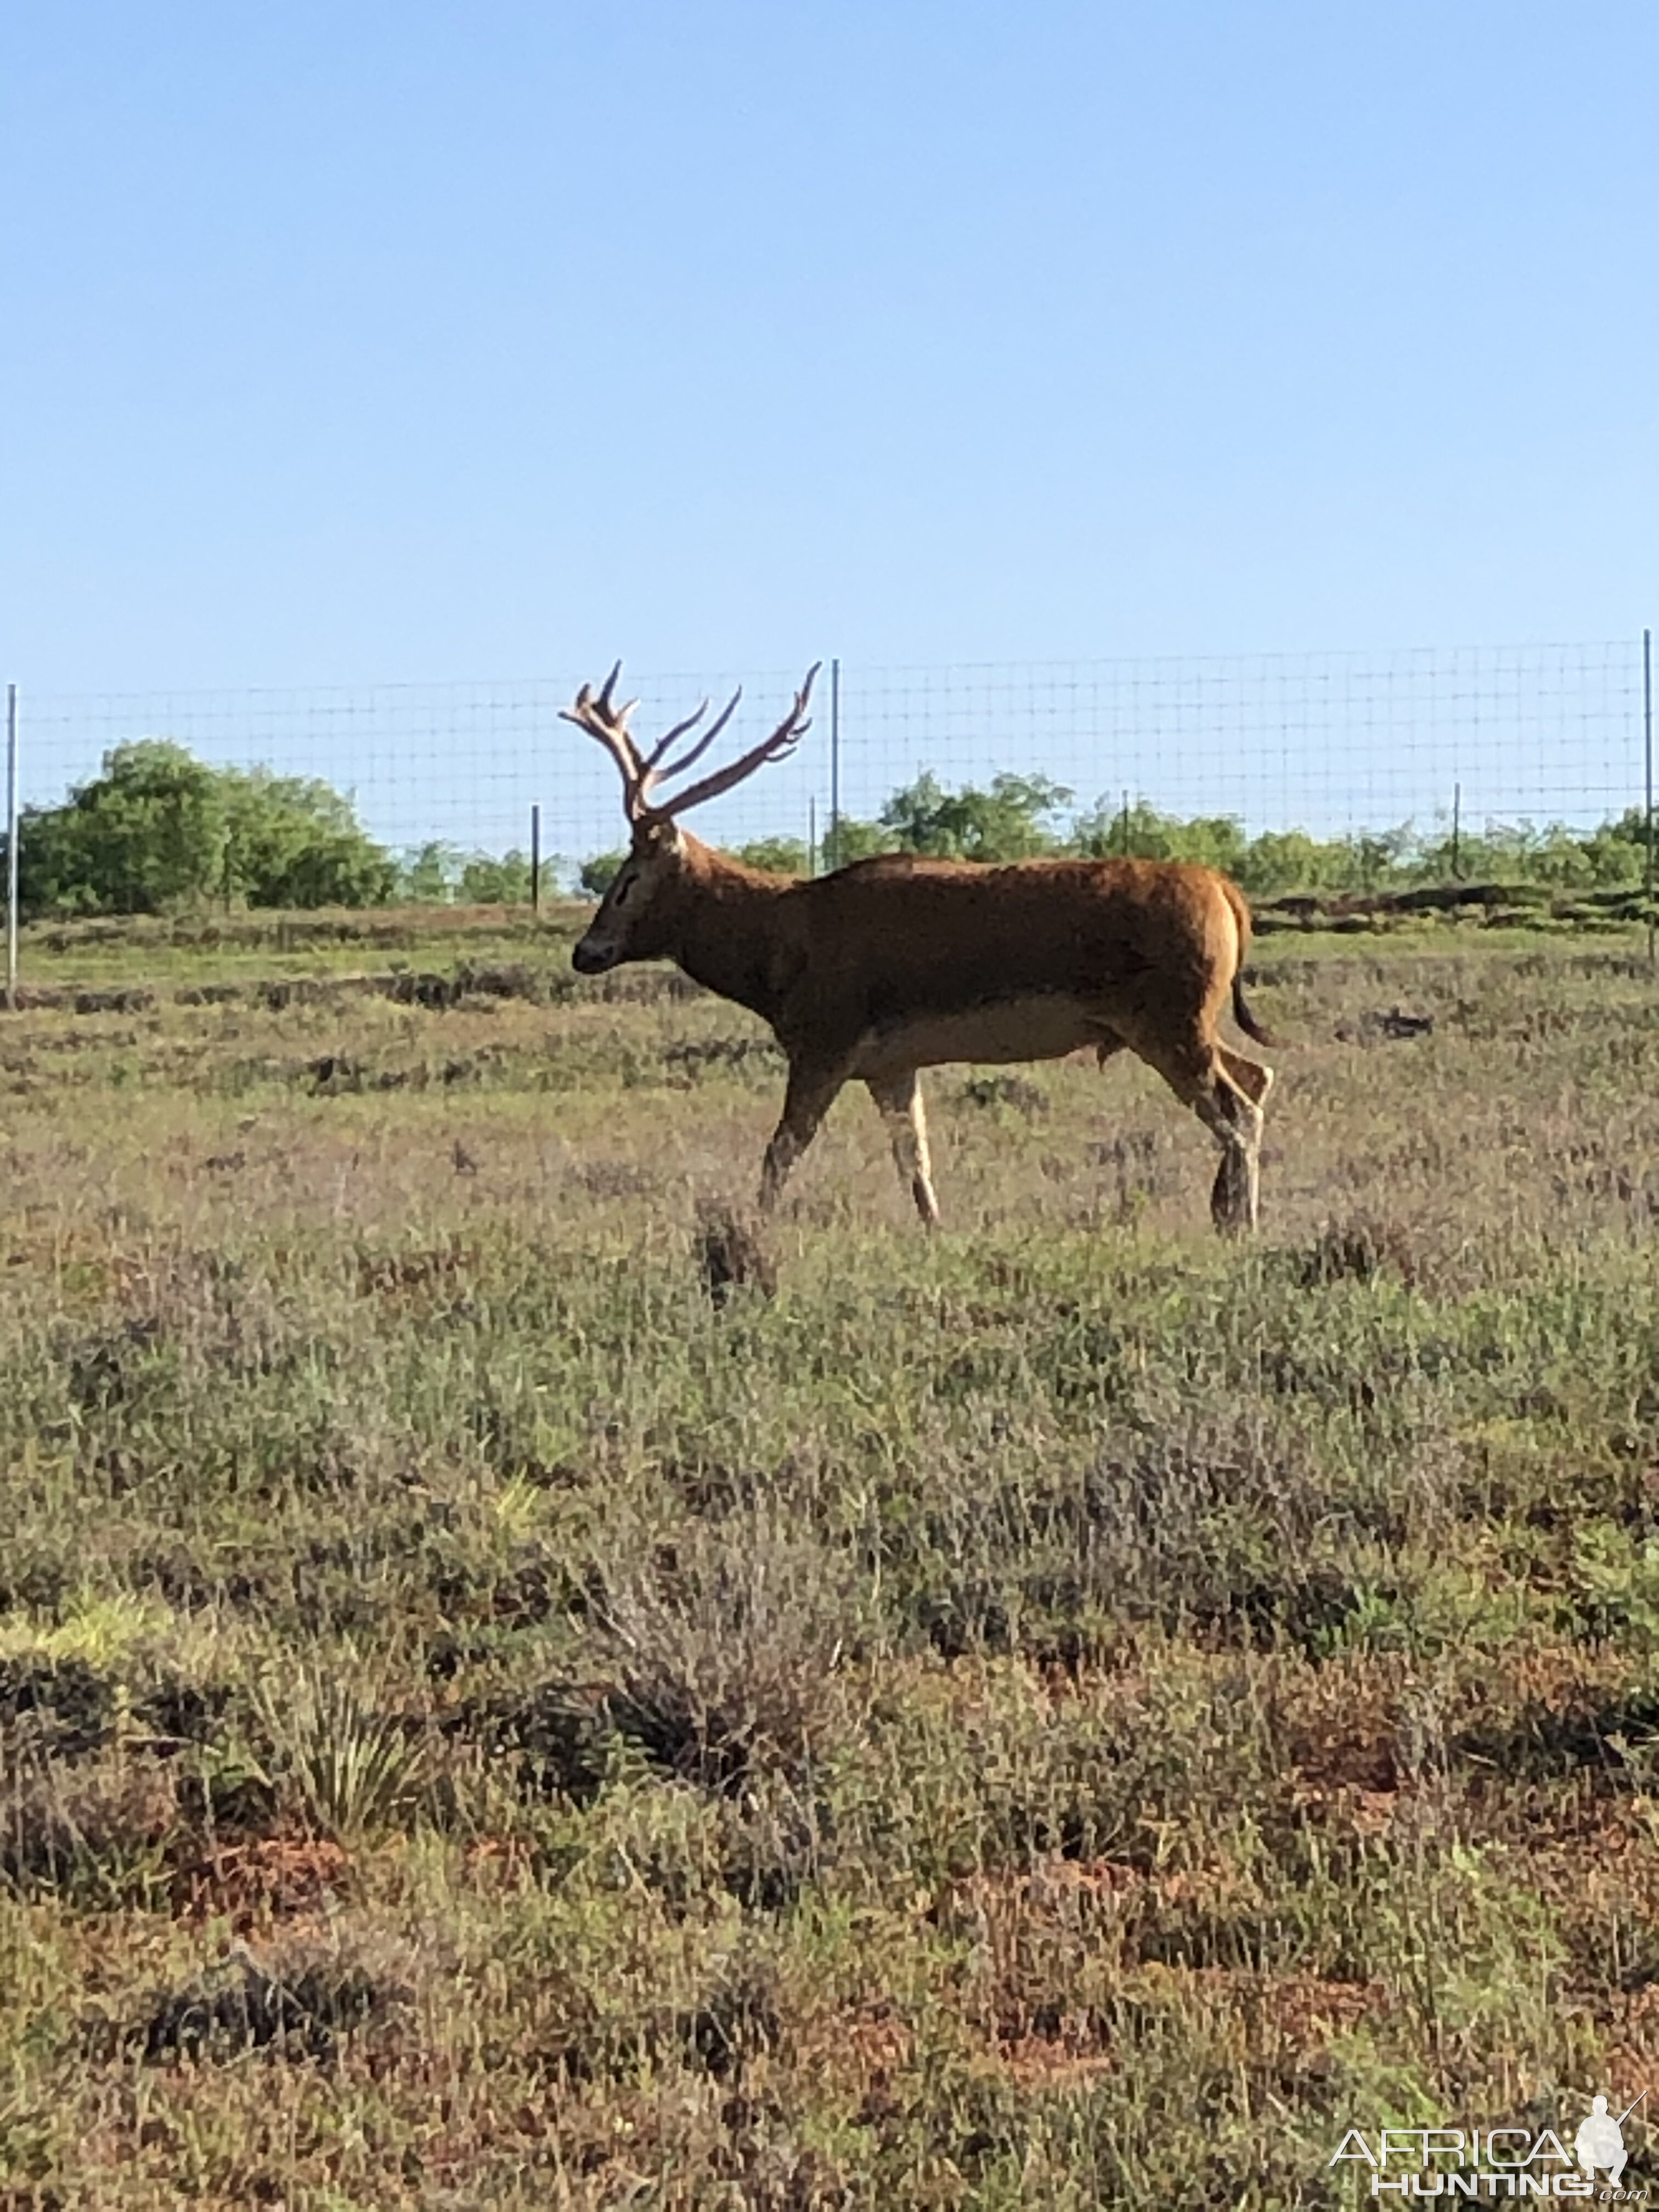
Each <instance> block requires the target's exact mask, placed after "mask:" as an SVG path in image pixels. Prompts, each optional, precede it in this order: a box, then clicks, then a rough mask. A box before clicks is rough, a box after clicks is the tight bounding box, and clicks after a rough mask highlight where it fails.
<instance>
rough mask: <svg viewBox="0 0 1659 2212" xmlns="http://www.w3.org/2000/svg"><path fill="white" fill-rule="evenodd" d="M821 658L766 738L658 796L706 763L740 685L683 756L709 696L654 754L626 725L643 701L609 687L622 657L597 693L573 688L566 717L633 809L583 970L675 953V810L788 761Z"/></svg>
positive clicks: (679, 860) (583, 947) (579, 958)
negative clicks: (674, 753)
mask: <svg viewBox="0 0 1659 2212" xmlns="http://www.w3.org/2000/svg"><path fill="white" fill-rule="evenodd" d="M822 665H823V663H822V662H821V661H814V663H813V664H812V665H811V668H809V669H808V670H807V671H806V680H805V683H804V684H802V685H801V687H800V690H799V691H797V692H796V694H795V697H794V703H793V705H792V706H791V708H790V709H789V712H788V713H787V714H786V715H785V716H784V718H783V720H782V721H781V722H780V723H779V724H778V726H777V727H776V729H775V730H774V731H773V732H772V734H771V736H770V737H769V738H763V739H762V740H761V742H760V744H757V745H753V746H751V747H750V750H748V751H747V752H746V753H744V754H742V755H741V756H740V757H738V759H737V760H734V761H732V762H730V763H728V764H727V765H726V767H725V768H721V769H714V771H713V773H712V774H710V775H703V776H700V777H698V779H697V780H696V782H694V783H690V784H687V785H685V786H684V787H682V788H681V789H680V790H678V791H677V792H672V793H666V794H665V795H663V796H660V797H659V796H657V795H656V794H657V793H658V791H659V787H660V786H661V785H663V784H664V783H665V782H667V781H669V779H670V778H671V777H674V776H678V775H684V773H685V771H686V770H687V769H689V768H690V767H692V766H693V765H694V764H695V763H696V762H698V761H700V760H701V759H702V757H703V755H704V754H705V753H706V752H707V751H708V748H709V746H710V745H711V744H714V740H715V738H717V737H719V735H720V732H721V731H722V730H723V729H724V728H725V727H726V724H727V723H728V722H729V721H730V720H731V719H732V714H734V713H735V711H736V709H737V704H738V700H739V699H741V698H742V696H743V691H742V689H741V687H739V688H738V690H736V691H734V692H733V693H732V697H731V699H730V700H729V701H728V702H727V703H726V707H725V708H723V709H722V710H721V712H720V714H717V715H716V716H715V717H714V720H713V721H712V722H711V723H710V724H709V726H708V728H707V729H706V730H705V731H704V732H702V736H701V737H699V738H696V741H695V742H694V743H693V744H690V745H689V746H688V747H687V748H686V750H684V752H682V753H681V754H680V755H679V757H678V759H672V760H671V759H670V758H669V753H670V750H671V748H672V747H673V746H674V745H676V744H678V742H679V740H680V739H681V738H684V737H686V736H688V735H689V734H690V732H691V731H693V730H695V729H696V726H697V725H698V723H699V722H701V721H702V718H703V716H704V715H705V714H707V713H708V700H707V699H705V700H704V701H703V702H702V706H700V707H699V708H697V710H696V714H688V715H687V716H686V718H685V720H684V721H683V722H676V724H675V725H674V726H673V728H672V729H671V730H670V731H669V732H668V733H667V735H666V736H665V737H662V738H659V739H658V740H657V743H656V744H654V745H653V747H652V749H651V750H650V751H649V752H648V753H641V750H640V749H639V746H638V745H637V744H635V739H634V735H633V732H631V731H630V730H629V726H628V718H629V715H630V714H632V713H633V711H634V709H635V707H636V706H638V704H639V702H638V700H637V699H630V700H629V701H628V702H627V703H626V704H625V705H623V706H621V707H618V706H617V705H615V704H614V703H613V702H612V697H611V694H612V693H613V691H614V690H615V689H616V684H617V677H618V676H619V675H620V674H621V672H622V663H621V661H618V662H617V665H616V666H615V667H614V668H613V669H612V670H611V673H610V675H609V676H607V677H606V678H605V683H604V685H603V687H602V688H601V689H600V690H599V691H598V692H597V693H595V692H594V691H592V690H590V689H589V687H588V686H587V685H586V684H583V686H582V688H581V690H580V691H579V692H578V693H577V694H576V703H575V705H574V707H571V708H566V709H564V710H563V711H562V716H561V719H562V720H564V721H567V722H574V723H575V725H576V726H577V727H578V729H582V730H586V732H587V734H588V735H589V737H591V738H598V739H599V743H600V744H602V745H603V746H604V747H605V750H606V751H607V752H608V753H609V754H610V755H611V758H612V760H614V761H615V762H616V763H617V768H618V769H619V770H620V771H621V774H622V780H623V811H624V813H625V814H626V815H627V817H628V823H629V852H628V857H627V859H626V860H624V861H623V865H622V866H621V868H620V869H619V870H618V872H617V875H616V877H615V878H614V879H613V881H612V883H611V888H610V889H609V890H607V891H606V893H605V896H604V898H603V899H602V900H601V901H600V902H599V912H598V913H597V914H596V915H594V917H593V919H592V921H591V922H590V923H589V925H588V927H587V930H586V933H585V935H584V936H583V937H582V939H581V940H580V943H579V944H578V945H577V946H576V949H575V951H574V952H573V953H572V954H571V960H572V963H573V964H574V967H575V968H576V969H577V970H578V971H579V973H580V974H581V975H603V974H604V973H605V969H608V968H615V967H616V966H617V965H618V963H620V962H622V961H624V960H653V959H659V958H661V957H665V956H669V955H671V954H672V952H673V951H674V920H673V908H674V903H675V902H674V897H673V893H674V891H675V890H677V889H678V887H679V885H680V884H681V882H682V880H683V878H684V873H685V844H684V840H683V839H682V837H681V836H680V831H679V823H678V817H679V816H681V815H682V814H684V813H685V812H686V811H687V810H688V809H689V808H690V807H693V806H701V805H702V803H703V801H704V800H705V799H716V798H718V797H719V796H720V793H721V792H723V791H730V790H731V789H732V787H733V786H734V785H737V784H739V783H742V782H743V781H744V779H745V778H746V777H748V776H751V775H754V773H755V771H756V770H757V769H762V768H764V767H765V765H766V763H768V761H773V760H782V759H783V758H784V757H786V756H787V754H789V753H791V752H793V750H794V749H795V747H796V745H797V744H799V741H800V738H801V736H802V734H803V732H805V730H806V729H808V728H809V727H810V726H811V720H810V717H809V716H808V714H807V712H806V707H807V702H808V700H809V699H810V698H811V695H812V679H813V678H814V677H815V676H817V672H818V670H819V668H820V667H822Z"/></svg>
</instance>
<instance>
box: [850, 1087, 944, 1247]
mask: <svg viewBox="0 0 1659 2212" xmlns="http://www.w3.org/2000/svg"><path fill="white" fill-rule="evenodd" d="M866 1088H867V1089H868V1091H869V1093H870V1096H871V1097H872V1098H873V1099H874V1100H875V1102H876V1104H877V1105H878V1107H879V1108H880V1109H881V1118H882V1120H883V1121H884V1122H885V1123H886V1124H887V1135H888V1139H889V1141H890V1144H891V1145H892V1147H893V1164H894V1165H895V1166H896V1168H897V1170H898V1172H899V1181H900V1182H902V1184H903V1185H904V1187H905V1188H906V1189H907V1190H908V1192H909V1194H910V1195H911V1197H912V1198H913V1199H915V1202H916V1212H918V1213H919V1214H920V1215H921V1218H922V1219H923V1221H924V1222H925V1223H926V1224H927V1226H928V1228H929V1229H937V1228H938V1226H939V1200H938V1199H937V1198H936V1197H935V1196H934V1194H933V1162H932V1160H931V1159H929V1158H928V1156H927V1114H926V1112H925V1111H924V1110H923V1108H922V1103H921V1083H920V1081H919V1080H918V1079H917V1076H916V1072H915V1068H911V1069H909V1070H908V1072H907V1073H905V1074H903V1075H885V1076H873V1075H872V1076H870V1077H868V1078H866Z"/></svg>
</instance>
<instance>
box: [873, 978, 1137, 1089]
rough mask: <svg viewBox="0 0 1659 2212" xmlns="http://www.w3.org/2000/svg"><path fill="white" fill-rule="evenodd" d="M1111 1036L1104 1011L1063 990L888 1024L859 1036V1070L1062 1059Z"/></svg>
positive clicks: (897, 1070)
mask: <svg viewBox="0 0 1659 2212" xmlns="http://www.w3.org/2000/svg"><path fill="white" fill-rule="evenodd" d="M1105 1034H1106V1032H1105V1030H1104V1028H1103V1024H1102V1023H1101V1021H1100V1018H1099V1017H1098V1015H1097V1014H1092V1013H1091V1011H1090V1009H1089V1008H1088V1007H1086V1006H1085V1005H1084V1004H1083V1003H1082V1001H1081V1000H1077V999H1072V998H1066V997H1065V996H1063V995H1061V994H1060V993H1058V992H1055V993H1050V994H1046V995H1043V996H1041V997H1034V998H1029V999H1005V1000H996V1001H994V1002H992V1003H990V1004H987V1005H985V1006H968V1007H963V1008H962V1009H960V1010H959V1011H957V1012H951V1013H939V1012H925V1013H915V1014H908V1015H903V1016H901V1017H900V1018H897V1019H896V1020H893V1021H889V1022H884V1023H882V1024H881V1025H880V1027H879V1028H878V1029H873V1030H867V1031H866V1033H865V1035H864V1036H862V1037H861V1038H860V1040H859V1047H858V1055H857V1059H856V1060H855V1062H854V1068H853V1073H854V1075H856V1076H872V1075H876V1076H879V1075H884V1074H890V1073H902V1071H903V1070H904V1069H906V1068H910V1067H938V1066H941V1065H943V1064H944V1063H945V1062H946V1061H949V1060H981V1061H986V1062H991V1063H995V1062H997V1061H1000V1060H1062V1059H1064V1058H1065V1056H1066V1054H1067V1053H1068V1052H1075V1051H1076V1050H1077V1049H1078V1048H1079V1045H1086V1044H1096V1043H1098V1042H1099V1041H1100V1039H1101V1038H1102V1037H1103V1036H1104V1035H1105Z"/></svg>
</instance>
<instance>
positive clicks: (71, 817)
mask: <svg viewBox="0 0 1659 2212" xmlns="http://www.w3.org/2000/svg"><path fill="white" fill-rule="evenodd" d="M223 848H224V803H223V793H222V789H221V786H220V783H219V780H218V779H217V778H216V775H215V774H214V772H213V770H212V769H210V768H207V767H205V766H204V764H203V763H202V762H200V761H198V760H196V759H193V758H192V757H191V755H190V754H189V753H188V752H186V751H185V748H184V747H183V746H182V745H177V744H173V743H172V742H171V740H169V739H167V738H140V739H138V740H137V742H136V743H133V744H125V745H118V746H116V748H115V749H114V750H113V751H112V752H109V753H106V755H105V757H104V765H103V772H102V774H101V775H97V776H94V778H93V780H92V781H90V782H88V783H83V784H80V785H78V786H77V787H76V788H75V789H74V790H72V791H71V792H70V795H69V798H68V799H67V801H66V802H65V803H64V805H62V806H53V807H29V808H27V809H26V810H25V811H24V814H23V817H22V820H21V823H20V824H19V832H18V846H17V872H18V897H19V902H20V904H21V906H22V908H24V909H25V911H27V913H30V914H52V913H56V914H159V913H161V911H162V910H163V909H165V908H168V907H173V906H178V905H180V904H183V903H185V902H188V901H189V900H191V899H195V898H205V897H207V896H210V894H211V893H213V892H214V891H216V890H219V889H220V888H221V878H222V862H223Z"/></svg>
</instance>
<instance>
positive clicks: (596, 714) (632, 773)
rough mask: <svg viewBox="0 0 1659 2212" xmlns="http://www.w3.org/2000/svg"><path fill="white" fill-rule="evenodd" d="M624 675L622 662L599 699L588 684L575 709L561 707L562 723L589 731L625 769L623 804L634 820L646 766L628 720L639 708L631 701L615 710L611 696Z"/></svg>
mask: <svg viewBox="0 0 1659 2212" xmlns="http://www.w3.org/2000/svg"><path fill="white" fill-rule="evenodd" d="M621 674H622V663H621V661H620V660H619V661H618V662H617V665H616V666H615V667H614V668H613V669H612V670H611V673H610V675H609V676H607V677H606V678H605V682H604V683H603V684H601V686H600V687H599V693H598V696H595V695H594V693H593V691H592V689H591V688H590V687H589V686H588V685H587V684H583V686H582V688H581V690H580V691H579V692H578V693H577V694H576V703H575V705H574V707H561V708H560V709H559V720H561V721H562V722H574V724H575V725H576V726H577V728H578V729H579V730H586V732H587V734H588V736H589V737H590V738H598V739H599V743H600V744H602V745H603V746H604V747H605V750H606V751H607V752H608V753H609V754H610V756H611V759H612V760H614V761H615V762H616V763H617V767H618V768H619V769H621V770H622V780H623V804H624V805H626V807H627V809H628V811H629V817H630V818H631V817H632V815H633V812H634V801H635V795H636V794H637V793H638V791H639V788H640V787H641V784H642V783H643V782H644V781H645V763H644V762H643V761H642V760H641V758H640V749H639V747H638V746H637V745H636V744H635V742H634V738H633V733H632V732H631V731H630V730H629V726H628V718H629V715H630V714H632V713H633V711H634V709H635V707H637V706H638V705H639V703H640V702H639V701H638V700H637V699H630V700H629V702H628V703H627V705H626V706H624V707H613V706H612V705H611V693H612V692H613V691H614V690H616V688H617V678H618V677H619V676H620V675H621Z"/></svg>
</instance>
